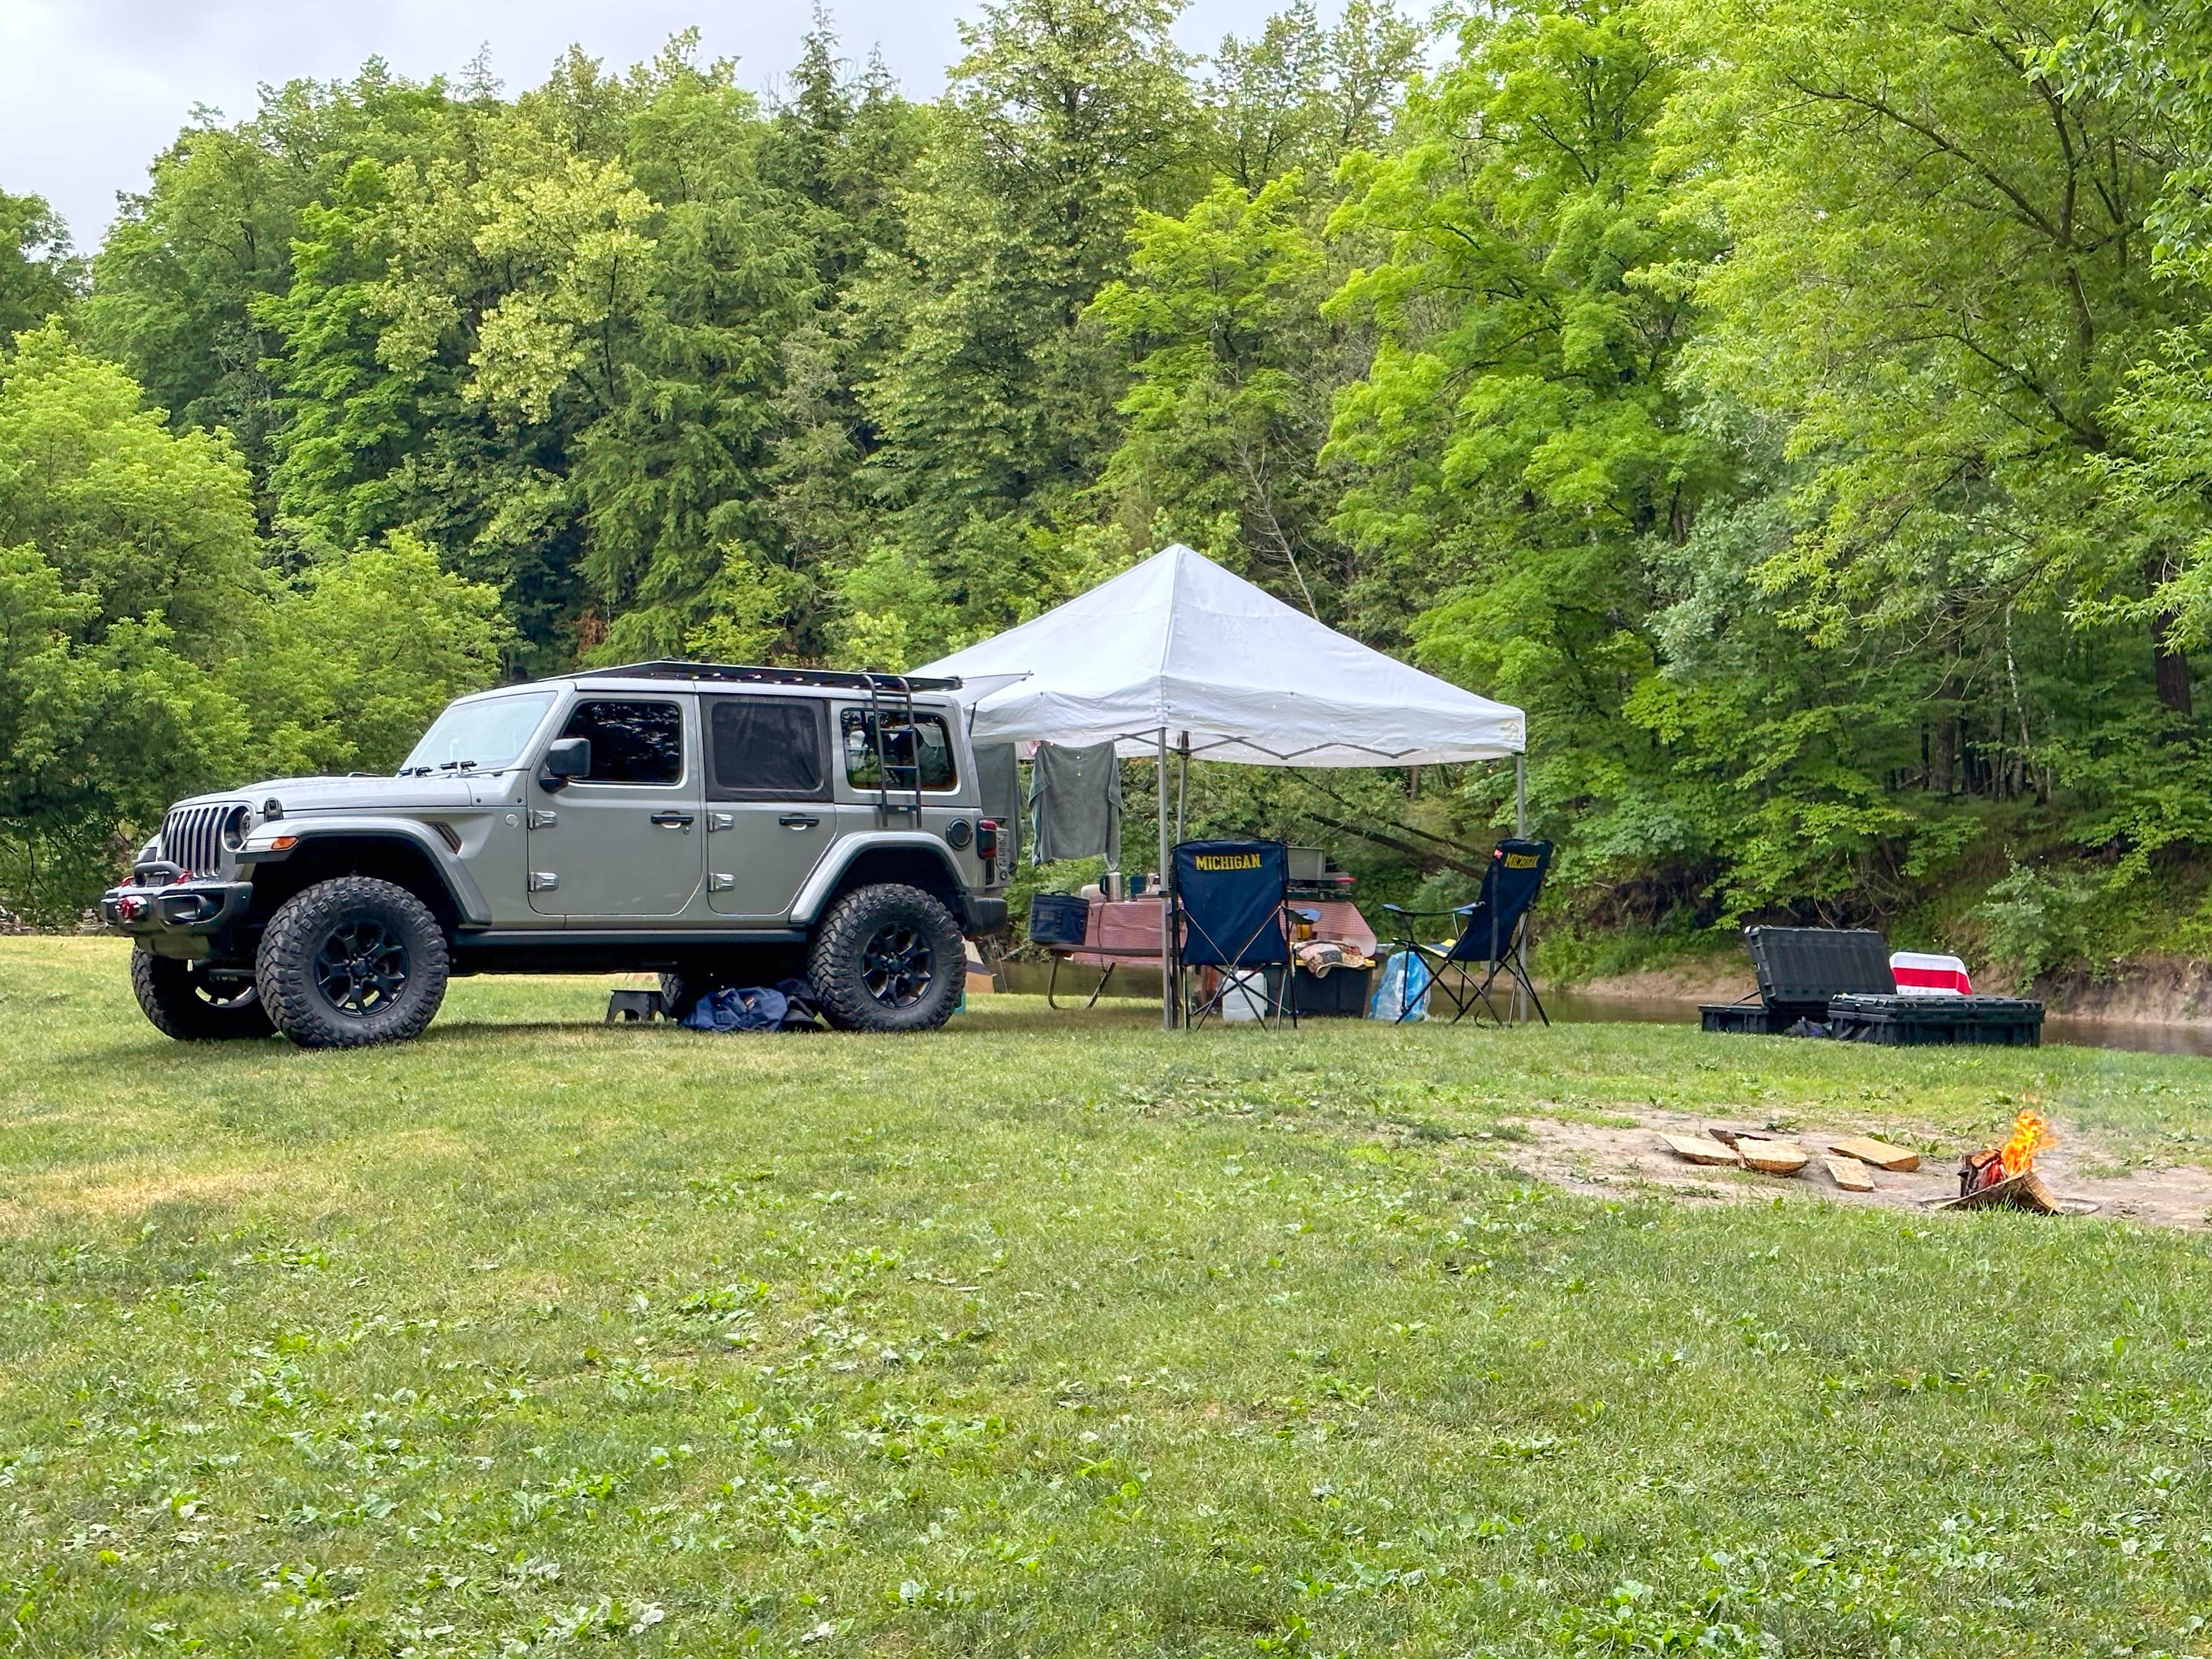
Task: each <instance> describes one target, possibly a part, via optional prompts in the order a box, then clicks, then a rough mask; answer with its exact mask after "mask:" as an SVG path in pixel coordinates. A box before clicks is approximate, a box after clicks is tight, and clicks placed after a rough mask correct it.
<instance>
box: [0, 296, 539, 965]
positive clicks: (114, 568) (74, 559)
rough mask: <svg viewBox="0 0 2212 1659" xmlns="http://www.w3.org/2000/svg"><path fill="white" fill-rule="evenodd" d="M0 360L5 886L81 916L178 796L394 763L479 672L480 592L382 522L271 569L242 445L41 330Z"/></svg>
mask: <svg viewBox="0 0 2212 1659" xmlns="http://www.w3.org/2000/svg"><path fill="white" fill-rule="evenodd" d="M18 348H19V349H18V350H17V352H16V354H15V357H14V358H13V360H12V361H10V362H8V363H7V364H6V365H5V368H4V370H0V906H4V907H5V908H6V909H7V910H9V912H10V913H12V914H14V915H19V916H21V917H24V918H26V919H28V920H31V921H38V922H42V923H50V924H61V923H67V922H70V921H75V919H76V917H77V916H78V915H79V914H80V913H81V912H82V910H83V909H84V908H85V906H86V905H87V904H88V902H90V901H91V900H92V899H93V898H94V897H95V896H97V895H98V894H99V892H100V889H101V888H102V887H104V886H106V884H108V882H109V880H110V879H111V878H112V874H113V872H114V869H115V867H116V864H117V860H118V855H119V854H121V853H122V851H123V850H124V849H125V848H128V847H130V846H131V845H133V844H134V842H133V837H134V836H135V835H137V834H138V833H140V832H143V830H144V829H148V828H149V827H150V826H151V825H153V824H154V823H158V822H159V820H160V817H161V812H162V811H163V810H164V809H165V808H166V807H167V805H168V804H169V802H171V801H172V800H173V799H176V798H177V797H179V796H180V795H185V794H191V793H196V792H197V791H199V790H202V789H206V788H210V787H215V786H216V785H218V784H222V783H226V782H235V781H239V780H240V778H241V776H254V775H266V774H268V773H270V772H272V771H301V770H310V769H337V770H344V769H349V768H352V767H355V766H375V765H386V766H388V765H392V764H396V763H397V762H398V759H399V757H401V756H403V755H404V753H405V751H406V750H407V748H408V746H409V745H410V744H411V743H412V742H413V740H414V739H415V738H416V736H418V735H419V734H420V732H421V731H422V727H423V726H424V725H426V724H427V723H428V720H429V719H430V717H431V716H432V715H433V714H435V713H436V711H437V710H438V709H439V708H441V707H442V706H443V705H444V703H445V702H447V700H448V699H449V698H451V697H452V696H453V695H454V694H455V693H456V692H458V691H461V690H472V689H476V688H477V687H480V686H482V685H483V684H487V683H488V682H489V681H490V680H491V679H493V678H495V676H496V670H497V662H498V654H499V647H500V646H501V642H502V640H503V625H502V624H501V622H500V621H499V619H498V615H497V605H498V599H497V595H496V594H495V592H492V591H491V590H489V589H487V588H484V587H482V586H473V585H471V584H467V583H465V582H462V581H460V580H457V579H455V578H453V577H452V576H450V575H448V574H446V573H445V572H443V571H442V570H441V569H440V568H439V566H438V562H437V560H436V557H435V555H434V554H432V553H431V552H430V551H429V550H428V549H427V548H425V547H423V546H422V545H421V544H416V543H406V542H395V543H394V544H392V545H391V546H389V547H385V548H379V549H374V550H362V551H360V552H356V553H354V554H351V555H350V556H337V557H334V558H333V559H332V560H331V561H330V562H326V563H324V564H320V565H317V566H314V567H312V568H309V569H308V570H307V571H306V572H305V573H303V574H302V575H301V577H300V578H299V580H297V582H296V583H288V582H287V581H285V580H283V577H282V576H281V575H280V574H278V573H277V572H276V571H275V570H274V569H272V568H270V565H269V563H268V562H267V561H266V559H265V557H264V549H263V547H262V545H261V544H260V543H259V542H258V540H257V538H256V530H255V522H254V516H253V506H252V496H251V492H250V489H249V484H248V479H247V476H246V467H245V465H244V463H243V461H242V459H241V458H240V456H239V454H238V453H237V451H236V449H235V447H234V446H232V445H231V444H230V442H229V441H228V439H227V438H226V437H224V436H223V435H220V434H216V435H209V434H206V433H203V432H192V431H188V432H184V433H173V432H171V431H170V430H168V428H167V426H166V425H165V423H164V422H163V421H162V419H161V415H160V413H159V411H155V410H147V409H144V408H143V407H142V404H141V401H140V398H139V392H138V388H137V386H134V385H132V384H131V380H130V379H129V377H128V376H126V375H125V374H124V373H123V371H122V370H121V369H119V368H116V367H115V366H114V365H113V364H112V363H106V362H100V361H98V360H96V359H93V358H89V357H87V356H83V355H82V354H81V353H80V352H78V351H77V350H76V349H73V348H72V347H71V346H70V343H69V342H68V339H67V337H65V336H64V333H63V332H62V331H61V330H60V329H59V328H58V327H56V326H51V325H50V326H48V327H46V328H43V329H40V330H36V331H32V332H29V333H26V334H23V335H21V336H20V337H18Z"/></svg>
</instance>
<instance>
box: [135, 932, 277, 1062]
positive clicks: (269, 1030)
mask: <svg viewBox="0 0 2212 1659" xmlns="http://www.w3.org/2000/svg"><path fill="white" fill-rule="evenodd" d="M131 990H132V991H133V992H134V993H135V994H137V998H138V1006H140V1007H141V1008H143V1009H144V1010H145V1011H146V1018H148V1019H149V1020H151V1021H153V1022H154V1029H155V1030H157V1031H159V1032H160V1033H161V1035H162V1036H173V1037H174V1038H176V1039H177V1040H178V1041H179V1042H221V1041H222V1040H224V1039H227V1038H231V1037H265V1036H271V1035H273V1034H274V1033H275V1031H276V1027H275V1026H274V1025H272V1024H270V1022H269V1011H268V1009H266V1008H265V1007H264V1006H262V1003H261V996H260V993H259V992H258V991H257V990H256V989H255V988H254V986H253V981H252V980H242V981H222V980H213V979H210V978H209V977H208V975H207V973H206V971H205V970H204V969H202V970H201V971H200V972H197V973H195V972H193V971H192V964H191V963H188V962H179V961H178V960H177V959H176V958H175V957H157V956H155V954H154V953H153V952H152V951H132V952H131Z"/></svg>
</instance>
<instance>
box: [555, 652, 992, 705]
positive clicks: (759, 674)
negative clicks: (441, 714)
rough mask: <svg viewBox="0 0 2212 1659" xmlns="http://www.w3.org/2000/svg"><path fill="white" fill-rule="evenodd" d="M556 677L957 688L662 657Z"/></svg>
mask: <svg viewBox="0 0 2212 1659" xmlns="http://www.w3.org/2000/svg"><path fill="white" fill-rule="evenodd" d="M546 678H548V679H556V680H601V679H632V680H734V681H736V682H738V683H739V684H745V685H815V686H824V687H827V688H829V690H836V691H864V692H867V693H869V694H870V695H871V696H873V695H874V693H875V689H876V687H877V685H878V684H879V683H883V682H896V683H897V684H900V685H902V686H903V687H904V688H905V689H906V690H908V691H957V690H959V689H960V682H959V680H958V679H957V678H953V679H924V678H919V677H917V676H915V675H911V674H871V673H860V672H853V671H848V670H845V669H841V668H768V667H763V666H760V665H755V664H749V663H726V662H679V661H677V660H675V659H672V658H664V659H661V660H659V661H657V662H631V663H623V664H622V665H619V666H618V667H613V668H580V669H578V670H576V671H574V673H568V674H549V675H548V676H546Z"/></svg>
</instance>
